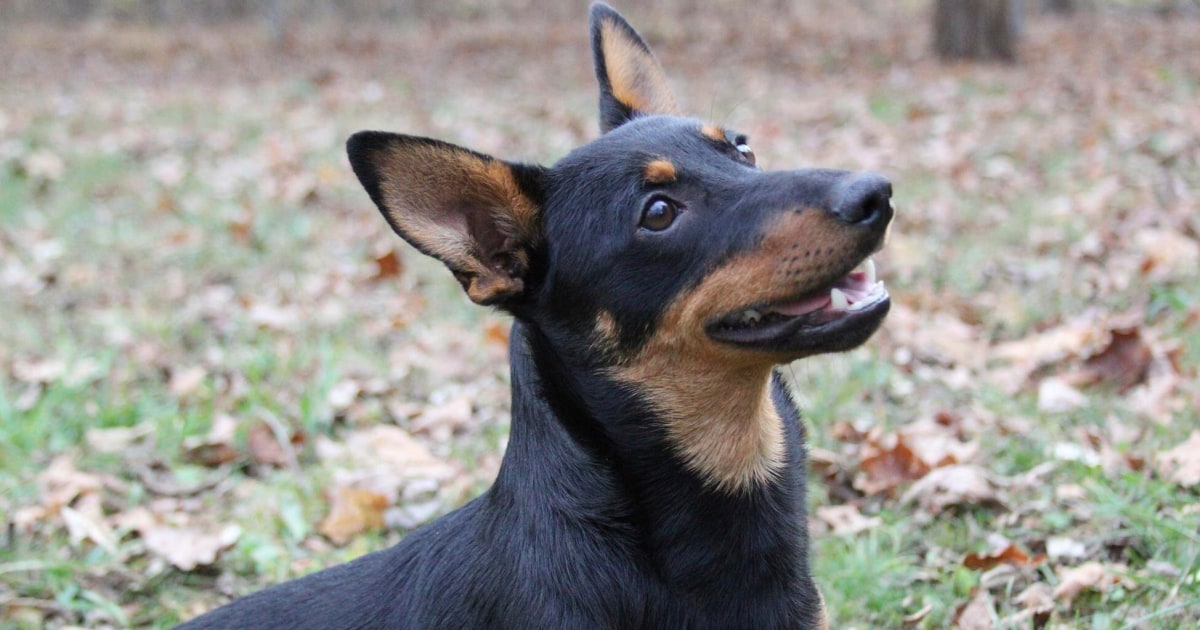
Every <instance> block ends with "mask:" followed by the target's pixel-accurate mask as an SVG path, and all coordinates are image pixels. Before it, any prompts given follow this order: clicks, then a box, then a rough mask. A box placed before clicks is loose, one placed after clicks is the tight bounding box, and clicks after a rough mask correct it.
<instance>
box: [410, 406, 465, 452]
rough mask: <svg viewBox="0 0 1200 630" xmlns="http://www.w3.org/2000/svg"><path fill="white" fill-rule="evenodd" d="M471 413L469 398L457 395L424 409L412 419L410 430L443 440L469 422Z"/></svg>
mask: <svg viewBox="0 0 1200 630" xmlns="http://www.w3.org/2000/svg"><path fill="white" fill-rule="evenodd" d="M471 414H472V405H471V399H470V398H468V397H466V396H458V397H456V398H451V399H450V400H447V401H446V402H444V403H442V404H440V405H434V406H431V407H429V408H427V409H425V411H423V412H422V413H421V415H419V416H417V417H416V418H415V419H414V420H413V421H412V430H413V431H414V432H418V433H419V432H424V433H430V434H432V435H434V437H435V438H436V439H438V440H439V441H445V440H448V439H449V438H450V436H451V435H453V434H454V433H457V432H458V431H460V430H462V429H463V428H465V427H466V426H467V425H468V424H469V423H470V422H471Z"/></svg>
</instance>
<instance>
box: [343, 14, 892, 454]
mask: <svg viewBox="0 0 1200 630" xmlns="http://www.w3.org/2000/svg"><path fill="white" fill-rule="evenodd" d="M591 35H592V46H593V53H594V57H595V66H596V74H597V78H598V79H599V83H600V126H601V130H602V132H603V134H602V135H601V137H600V138H598V139H596V140H594V141H593V142H590V143H588V144H587V145H584V146H583V147H580V148H579V149H576V150H575V151H573V152H572V153H570V154H569V155H567V156H566V157H565V158H563V159H562V160H561V161H559V162H558V163H557V164H555V165H554V166H553V167H551V168H543V167H540V166H530V165H523V164H516V163H510V162H505V161H501V160H498V159H495V158H492V157H489V156H486V155H481V154H478V153H475V152H472V151H469V150H467V149H463V148H459V147H456V146H453V145H450V144H446V143H443V142H440V141H436V140H429V139H424V138H416V137H411V136H401V135H395V134H387V133H381V132H362V133H359V134H356V135H354V136H353V137H352V138H351V139H350V141H349V143H348V151H349V154H350V161H351V164H352V165H353V167H354V171H355V173H356V174H357V175H358V177H359V179H360V181H361V182H362V184H363V186H364V187H365V188H366V189H367V192H368V193H369V194H370V195H371V198H372V199H373V200H374V201H375V203H376V205H377V206H378V207H379V209H380V210H381V211H382V212H383V214H384V216H385V217H386V218H387V220H388V222H389V223H390V224H391V226H392V227H393V228H394V229H395V231H396V232H397V233H398V234H400V236H402V237H404V239H405V240H407V241H409V242H410V243H412V244H413V245H414V246H416V247H417V248H418V249H419V250H421V251H422V252H424V253H426V254H429V255H431V256H434V257H435V258H438V259H439V260H441V261H442V262H443V263H445V264H446V266H447V267H449V268H450V270H451V271H452V272H453V273H454V275H455V277H456V278H457V279H458V281H459V282H460V283H461V284H462V286H463V288H464V289H465V290H466V292H467V294H468V295H469V296H470V298H471V299H472V300H474V301H475V302H477V303H479V304H486V305H494V306H498V307H500V308H503V309H505V310H507V311H509V312H511V313H513V314H514V315H515V316H516V317H518V318H520V319H523V320H526V321H529V322H532V323H534V324H535V325H540V327H541V328H543V329H545V330H551V331H554V334H556V335H558V336H559V337H560V338H564V339H566V340H567V341H566V342H565V345H569V346H571V347H572V348H574V349H575V350H576V351H577V352H578V353H579V354H586V355H587V356H586V357H576V359H577V360H579V361H582V362H584V363H588V362H590V363H592V364H598V365H599V366H600V367H601V368H603V369H605V370H608V371H609V373H610V374H611V375H612V377H613V378H615V379H617V380H620V381H625V382H629V383H633V384H636V386H637V387H638V388H640V389H642V390H647V389H649V390H653V391H651V392H648V394H647V396H648V397H650V398H653V399H654V400H655V401H656V403H655V404H657V405H660V406H661V405H666V406H667V407H668V409H667V411H668V412H669V414H670V415H676V416H681V415H687V414H689V413H693V411H691V410H688V409H684V408H683V407H685V406H688V405H692V404H695V403H694V402H687V401H685V400H684V399H686V398H691V399H695V397H696V395H695V392H692V391H683V390H680V388H679V387H678V386H677V384H676V383H677V381H680V380H681V379H687V380H689V381H695V380H697V379H699V380H702V381H705V382H708V383H709V384H711V385H713V387H715V390H714V391H716V392H717V393H718V394H717V395H718V397H736V396H737V395H736V394H734V393H732V392H730V391H728V387H727V385H728V384H730V383H733V384H736V383H741V382H746V383H759V387H760V388H761V382H762V378H761V377H762V375H763V374H764V373H765V372H766V371H769V369H770V367H771V366H773V365H775V364H778V363H782V362H786V361H790V360H793V359H796V358H800V357H804V356H808V355H812V354H816V353H822V352H836V351H842V350H847V349H850V348H853V347H855V346H857V345H859V344H861V343H862V342H863V341H865V340H866V339H867V338H868V337H869V336H870V335H871V334H872V333H873V332H874V331H875V329H876V328H877V327H878V326H879V324H880V322H881V321H882V320H883V318H884V316H885V315H886V313H887V310H888V307H889V301H888V295H887V292H886V291H885V290H884V289H883V285H882V283H880V282H877V281H876V279H875V272H874V265H873V263H871V262H870V260H869V256H870V255H871V254H872V253H873V252H875V251H876V250H878V249H879V248H880V247H881V246H882V244H883V241H884V237H885V234H886V232H887V227H888V225H889V223H890V221H891V218H892V213H893V210H892V206H891V199H890V198H891V185H890V184H889V183H888V182H887V181H886V180H884V179H883V178H882V177H879V176H878V175H873V174H864V173H850V172H845V171H834V170H822V169H804V170H794V171H764V170H761V169H760V168H759V166H758V165H757V164H756V163H755V157H754V153H753V152H752V150H751V148H750V146H749V142H748V140H747V139H746V138H745V137H743V136H741V135H739V134H737V133H736V132H734V131H732V130H728V129H724V128H722V127H720V126H717V125H714V124H711V123H708V122H705V121H701V120H697V119H692V118H687V117H683V116H681V115H680V114H679V113H678V112H677V108H676V104H675V99H674V97H673V96H672V94H671V92H670V90H669V89H668V86H667V83H666V78H665V75H664V73H663V71H662V68H661V67H660V66H659V64H658V62H657V61H656V60H655V58H654V56H653V55H652V53H651V52H650V49H649V48H648V47H647V45H646V43H645V41H644V40H643V39H642V38H641V37H640V36H639V35H638V34H637V32H636V31H634V29H633V28H632V27H631V26H630V25H629V24H628V23H627V22H626V21H625V20H624V19H623V18H622V17H621V16H620V15H618V14H617V13H616V12H615V11H613V10H612V9H611V8H609V7H608V6H606V5H603V4H599V3H597V4H595V5H593V6H592V11H591ZM705 375H707V376H705ZM655 388H657V389H655ZM684 389H686V388H684ZM755 395H757V394H755ZM671 400H678V401H679V402H678V404H677V405H675V403H672V402H670V401H671ZM663 401H667V402H665V403H664V402H663ZM701 404H703V401H701ZM672 405H675V408H673V409H672V408H671V406H672ZM705 439H711V438H705ZM734 476H737V475H734Z"/></svg>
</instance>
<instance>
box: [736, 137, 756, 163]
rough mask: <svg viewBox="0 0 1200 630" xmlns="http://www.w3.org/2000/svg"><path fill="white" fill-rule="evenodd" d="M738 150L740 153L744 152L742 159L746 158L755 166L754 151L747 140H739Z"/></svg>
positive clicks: (747, 161)
mask: <svg viewBox="0 0 1200 630" xmlns="http://www.w3.org/2000/svg"><path fill="white" fill-rule="evenodd" d="M737 150H738V153H741V154H742V159H743V160H746V163H747V164H749V165H750V166H754V164H755V160H754V151H751V150H750V145H748V144H746V143H745V142H739V143H738V145H737Z"/></svg>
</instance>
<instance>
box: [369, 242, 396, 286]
mask: <svg viewBox="0 0 1200 630" xmlns="http://www.w3.org/2000/svg"><path fill="white" fill-rule="evenodd" d="M403 270H404V266H403V265H402V264H400V256H399V255H398V254H397V253H396V250H394V249H388V250H387V251H385V252H383V253H381V254H379V255H377V256H376V257H375V274H374V275H372V276H371V279H372V280H383V279H386V278H394V277H396V276H398V275H400V273H401V272H402V271H403Z"/></svg>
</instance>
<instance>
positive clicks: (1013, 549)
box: [962, 543, 1046, 571]
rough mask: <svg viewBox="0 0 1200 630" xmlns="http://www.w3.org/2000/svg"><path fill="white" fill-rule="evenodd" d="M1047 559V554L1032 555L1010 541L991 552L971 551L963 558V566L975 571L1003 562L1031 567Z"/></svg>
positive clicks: (984, 569)
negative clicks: (979, 552)
mask: <svg viewBox="0 0 1200 630" xmlns="http://www.w3.org/2000/svg"><path fill="white" fill-rule="evenodd" d="M1045 561H1046V556H1044V555H1037V556H1032V557H1031V556H1030V555H1029V554H1027V553H1025V552H1024V551H1022V550H1021V549H1020V548H1019V547H1017V546H1016V545H1014V544H1011V543H1009V544H1008V545H1006V546H1004V547H1003V548H1000V549H997V550H995V551H992V552H990V553H986V554H978V553H969V554H967V555H966V557H965V558H963V561H962V563H963V566H964V567H966V568H968V569H971V570H974V571H986V570H988V569H991V568H993V567H995V566H998V565H1001V564H1008V565H1012V566H1015V567H1031V566H1036V565H1039V564H1041V563H1043V562H1045Z"/></svg>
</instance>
